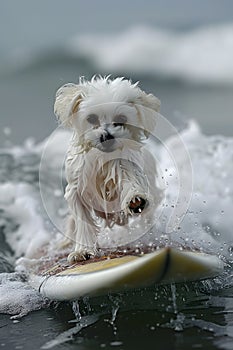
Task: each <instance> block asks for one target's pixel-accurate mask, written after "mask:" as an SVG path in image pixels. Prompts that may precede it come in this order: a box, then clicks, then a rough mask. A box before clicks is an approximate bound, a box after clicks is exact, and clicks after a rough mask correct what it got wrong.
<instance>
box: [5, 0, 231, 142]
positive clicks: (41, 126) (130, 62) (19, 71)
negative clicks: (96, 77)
mask: <svg viewBox="0 0 233 350" xmlns="http://www.w3.org/2000/svg"><path fill="white" fill-rule="evenodd" d="M232 13H233V2H232V1H230V0H223V1H221V2H220V1H217V0H205V1H204V2H203V1H201V0H196V1H194V0H165V1H162V0H156V1H153V0H147V1H144V2H142V1H139V0H135V1H134V2H133V3H129V2H127V3H125V2H123V0H119V1H118V2H117V3H115V2H109V1H108V0H99V1H98V2H93V1H91V0H87V1H85V2H81V1H76V0H69V2H67V3H64V2H62V1H60V0H50V1H49V2H45V0H42V1H40V2H32V1H30V0H21V1H20V2H18V1H17V0H9V1H4V2H2V3H1V11H0V30H1V33H4V34H2V35H1V36H0V50H1V60H0V102H1V118H0V127H1V133H0V145H3V144H4V143H5V141H6V139H9V138H10V140H11V142H12V143H13V144H17V143H22V142H24V140H25V139H27V138H29V137H34V138H35V139H36V140H37V141H39V140H43V139H44V138H45V137H47V136H48V135H49V134H50V133H51V132H52V131H53V130H54V129H55V128H56V126H57V122H56V120H55V117H54V115H53V100H54V94H55V91H56V89H57V88H58V87H59V86H61V85H62V84H64V83H66V82H69V81H72V82H77V81H78V78H79V76H86V77H87V78H88V79H89V78H90V77H91V76H92V75H93V74H102V75H104V74H112V76H113V77H114V76H118V75H120V76H122V75H123V76H125V77H127V78H131V79H132V80H133V81H138V80H139V81H140V87H141V88H142V89H144V90H145V91H146V92H151V93H153V94H155V95H156V96H158V97H159V98H160V99H161V102H162V110H161V113H162V114H163V115H164V116H165V117H167V118H168V119H169V120H171V121H175V120H177V116H178V119H179V118H181V119H182V118H187V119H196V120H197V121H198V122H199V124H200V126H201V128H202V129H203V131H204V132H205V133H206V134H213V133H219V134H223V135H228V136H232V135H233V120H232V119H233V118H232V109H233V102H232V101H233V99H232V96H233V16H232ZM9 129H11V134H10V135H9Z"/></svg>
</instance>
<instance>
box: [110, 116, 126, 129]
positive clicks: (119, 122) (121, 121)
mask: <svg viewBox="0 0 233 350" xmlns="http://www.w3.org/2000/svg"><path fill="white" fill-rule="evenodd" d="M126 122H127V118H126V116H125V115H123V114H120V115H116V116H115V118H114V121H113V125H114V126H124V125H125V123H126Z"/></svg>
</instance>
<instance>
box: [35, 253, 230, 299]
mask: <svg viewBox="0 0 233 350" xmlns="http://www.w3.org/2000/svg"><path fill="white" fill-rule="evenodd" d="M223 268H224V263H223V262H222V260H220V259H219V258H218V257H217V256H214V255H209V254H204V253H200V252H191V251H186V250H178V249H175V248H171V247H166V248H162V249H159V250H156V251H154V252H151V253H147V254H143V255H122V256H116V257H110V258H109V257H101V258H100V259H93V260H92V259H90V260H87V261H85V262H81V263H76V264H74V265H69V264H68V263H67V259H66V258H64V259H61V260H59V261H57V262H55V263H54V262H53V261H50V266H49V267H48V264H46V263H41V266H37V269H35V268H34V269H33V270H32V271H31V272H30V274H29V276H30V277H29V282H30V284H31V285H32V286H33V287H34V288H35V289H37V290H38V291H39V292H40V293H41V294H42V295H44V296H45V297H48V298H50V299H52V300H61V301H62V300H75V299H78V298H79V297H83V296H97V295H101V294H107V293H110V292H117V291H122V290H125V289H136V288H140V287H145V286H150V285H156V284H162V283H170V282H175V283H177V282H187V281H194V280H201V279H207V278H211V277H215V276H217V275H218V274H220V273H221V272H222V271H223Z"/></svg>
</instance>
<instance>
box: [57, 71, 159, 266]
mask: <svg viewBox="0 0 233 350" xmlns="http://www.w3.org/2000/svg"><path fill="white" fill-rule="evenodd" d="M159 107H160V101H159V100H158V99H157V98H156V97H155V96H153V95H152V94H149V95H147V94H146V93H145V92H143V91H142V90H141V89H140V88H139V87H138V86H137V84H132V83H131V82H130V81H128V80H126V79H124V78H116V79H113V80H112V79H110V78H109V77H106V78H102V77H96V76H95V77H94V78H92V80H91V81H90V82H89V81H85V80H84V79H83V78H81V79H80V82H79V84H78V85H76V84H71V83H70V84H66V85H64V86H62V87H61V88H60V89H59V90H58V91H57V94H56V101H55V107H54V110H55V114H56V116H57V117H58V119H59V120H60V122H61V123H62V124H63V125H65V126H69V127H71V128H73V130H74V135H73V139H72V142H71V145H70V147H69V150H68V155H67V160H66V175H67V182H68V185H67V187H66V192H65V198H66V200H67V201H68V205H69V210H70V216H69V219H68V223H67V232H66V236H67V238H68V240H69V241H70V242H73V243H74V251H73V252H71V254H69V256H68V260H69V261H70V262H73V261H76V260H82V259H87V258H88V257H90V255H95V254H96V253H97V249H98V248H100V244H99V242H98V236H99V235H100V234H102V235H103V234H104V233H106V235H107V236H109V234H110V233H112V232H115V233H116V235H117V234H119V235H120V234H121V235H120V236H121V238H120V239H119V242H122V239H123V241H124V242H127V239H128V241H131V242H132V241H133V239H134V238H137V237H136V236H137V235H138V233H136V234H135V237H134V232H133V228H135V227H137V228H139V231H140V234H141V233H142V231H145V225H146V224H148V225H150V221H153V220H154V211H155V208H156V207H157V206H158V204H159V203H160V202H161V198H162V190H161V189H160V187H159V185H158V176H157V171H156V166H155V160H154V157H153V156H152V155H151V153H150V152H148V151H147V150H146V148H145V142H144V141H145V140H146V139H147V138H148V135H149V134H150V133H151V132H153V130H154V128H155V119H156V118H155V115H156V112H158V111H159ZM151 110H152V111H151ZM143 218H145V220H143ZM134 219H136V222H137V225H135V221H134ZM136 231H137V230H136ZM136 231H135V232H136ZM115 233H114V235H115ZM127 235H128V236H129V237H128V238H127ZM122 237H123V238H122ZM113 241H114V237H113ZM110 242H111V238H110ZM118 244H119V245H120V244H121V243H118ZM108 246H110V243H109V245H108Z"/></svg>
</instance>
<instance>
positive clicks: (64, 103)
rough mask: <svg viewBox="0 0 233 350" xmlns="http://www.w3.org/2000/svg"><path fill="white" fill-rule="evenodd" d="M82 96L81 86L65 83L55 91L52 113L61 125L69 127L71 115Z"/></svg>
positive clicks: (73, 113) (75, 111)
mask: <svg viewBox="0 0 233 350" xmlns="http://www.w3.org/2000/svg"><path fill="white" fill-rule="evenodd" d="M83 97H84V91H83V86H80V85H76V84H72V83H69V84H65V85H63V86H62V87H60V89H58V91H57V93H56V98H55V103H54V113H55V115H56V117H57V118H58V120H59V121H60V122H61V123H62V125H65V126H69V127H71V126H72V124H73V117H74V115H75V114H76V113H77V111H78V107H79V104H80V103H81V102H82V100H83Z"/></svg>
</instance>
